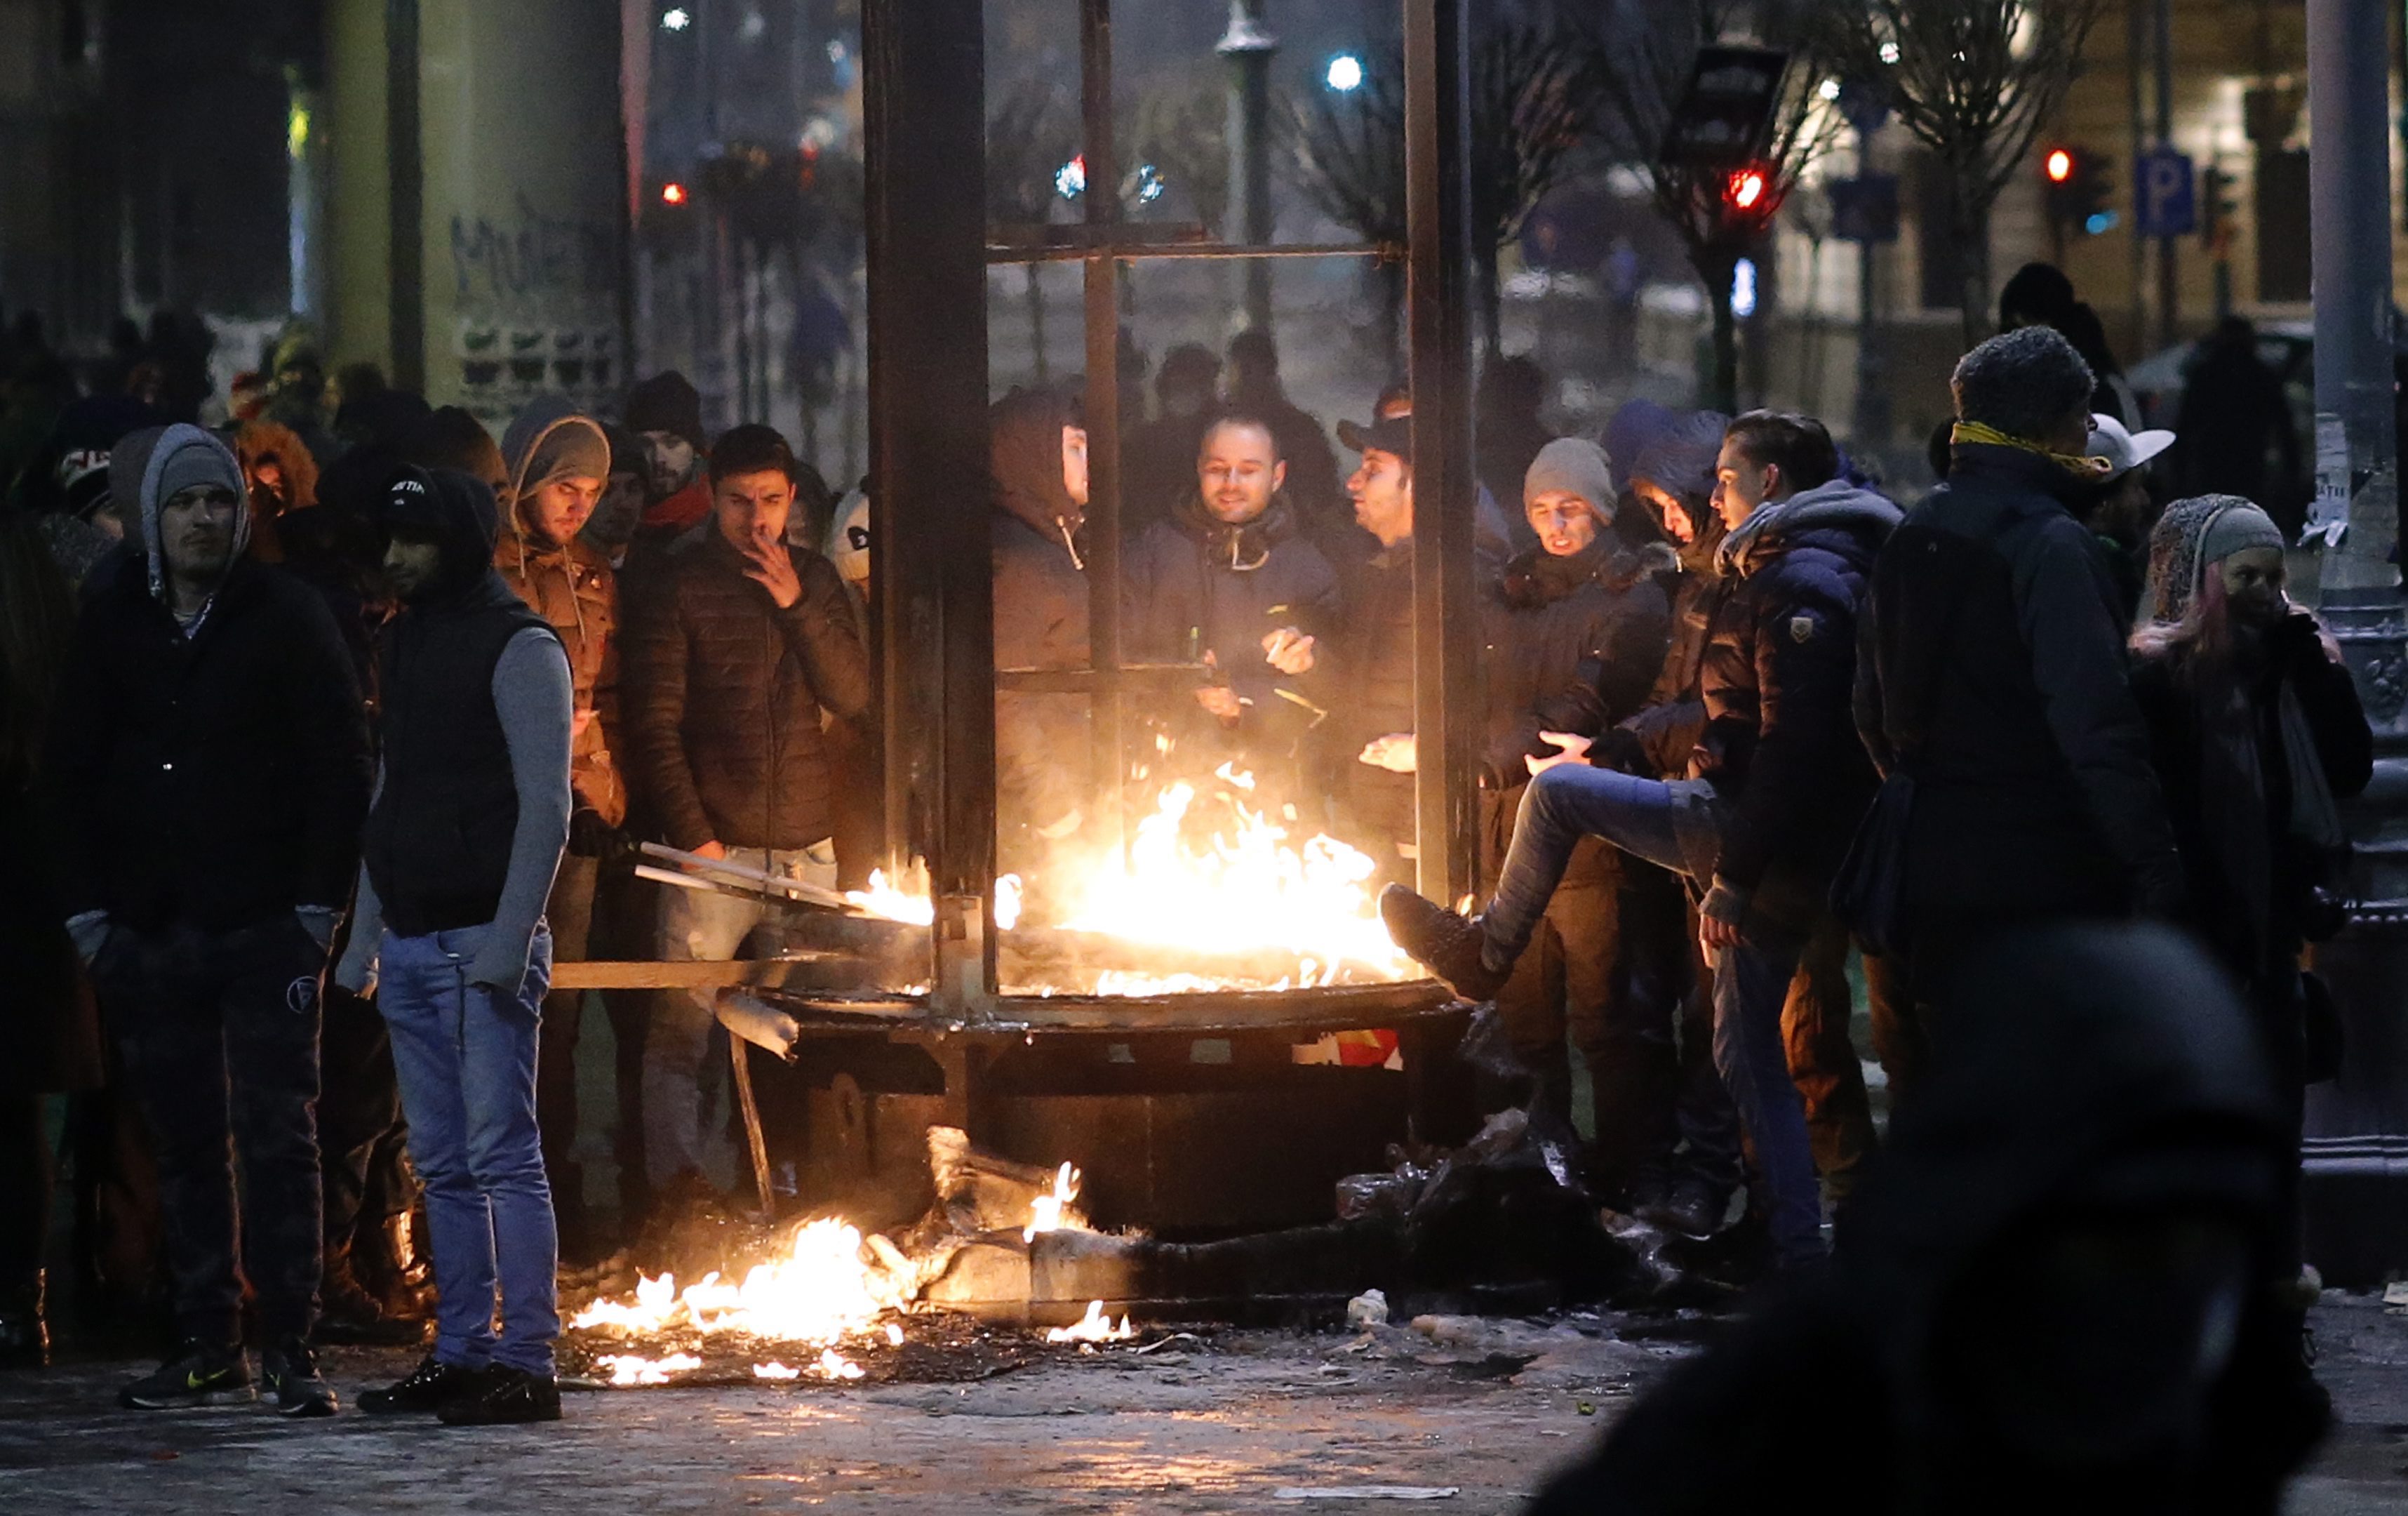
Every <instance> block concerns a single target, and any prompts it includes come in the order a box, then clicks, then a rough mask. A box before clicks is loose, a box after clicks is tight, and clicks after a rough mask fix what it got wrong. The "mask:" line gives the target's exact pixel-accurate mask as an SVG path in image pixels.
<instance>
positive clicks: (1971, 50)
mask: <svg viewBox="0 0 2408 1516" xmlns="http://www.w3.org/2000/svg"><path fill="white" fill-rule="evenodd" d="M2105 8H2106V0H1862V3H1860V4H1856V5H1853V6H1850V7H1846V8H1844V9H1840V8H1834V9H1832V10H1831V11H1829V12H1828V13H1827V14H1825V15H1824V16H1823V17H1821V18H1819V22H1818V30H1817V36H1816V47H1817V49H1818V51H1821V52H1822V54H1823V55H1824V57H1825V58H1826V59H1827V60H1828V66H1829V67H1830V68H1831V69H1832V70H1833V71H1834V72H1835V73H1837V74H1838V75H1840V77H1842V78H1844V79H1863V80H1868V81H1871V80H1879V81H1881V82H1883V83H1885V85H1886V86H1887V89H1888V95H1889V100H1890V104H1891V106H1892V108H1894V109H1896V110H1897V112H1898V118H1899V124H1901V125H1903V126H1904V127H1905V128H1906V129H1907V131H1908V132H1909V133H1911V134H1912V135H1913V136H1914V139H1915V140H1916V141H1918V142H1921V143H1922V144H1923V145H1924V146H1925V147H1927V148H1929V149H1930V150H1931V152H1932V153H1933V154H1934V155H1935V156H1937V157H1938V158H1939V160H1940V164H1941V167H1942V171H1943V172H1944V173H1945V174H1946V175H1947V181H1948V187H1949V196H1948V201H1949V227H1948V229H1949V233H1950V235H1951V236H1953V237H1954V238H1956V240H1957V246H1958V247H1959V248H1960V249H1961V250H1962V252H1961V254H1960V259H1959V264H1958V267H1959V268H1960V269H1961V271H1962V279H1963V284H1962V289H1961V292H1960V294H1959V296H1958V299H1957V304H1958V308H1959V310H1961V311H1962V313H1963V317H1964V323H1965V340H1966V341H1967V342H1968V343H1971V342H1974V341H1978V340H1979V339H1981V336H1982V334H1983V333H1984V332H1985V330H1987V329H1988V326H1989V312H1990V211H1991V209H1992V208H1993V207H1994V206H1996V205H1997V204H1998V199H1999V194H2000V191H2002V190H2004V189H2005V188H2006V187H2007V185H2008V183H2009V182H2010V181H2011V180H2013V179H2014V176H2015V175H2016V174H2017V173H2018V172H2020V171H2021V169H2022V166H2023V161H2024V158H2025V155H2026V154H2028V153H2029V152H2031V146H2032V140H2033V138H2034V137H2037V136H2038V135H2039V133H2040V130H2041V128H2042V125H2043V124H2045V123H2047V121H2048V120H2049V119H2050V118H2051V117H2052V116H2054V115H2055V114H2056V113H2057V107H2058V106H2059V105H2061V104H2062V103H2063V102H2064V99H2065V94H2066V91H2067V89H2068V88H2069V87H2070V86H2071V84H2072V82H2073V78H2074V74H2075V72H2076V70H2077V69H2078V68H2079V66H2080V64H2081V59H2082V49H2083V45H2084V44H2085V42H2086V41H2087V40H2088V38H2089V36H2090V28H2091V27H2092V26H2093V25H2095V24H2096V23H2097V22H2098V20H2099V17H2100V13H2101V12H2102V11H2103V10H2104V9H2105Z"/></svg>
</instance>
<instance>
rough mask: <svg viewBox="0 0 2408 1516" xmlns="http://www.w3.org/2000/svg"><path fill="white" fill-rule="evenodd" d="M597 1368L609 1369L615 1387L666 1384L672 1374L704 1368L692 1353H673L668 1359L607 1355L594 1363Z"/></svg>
mask: <svg viewBox="0 0 2408 1516" xmlns="http://www.w3.org/2000/svg"><path fill="white" fill-rule="evenodd" d="M594 1364H595V1367H597V1368H603V1369H608V1370H609V1374H610V1382H611V1383H612V1384H614V1385H629V1384H667V1383H668V1382H669V1376H670V1375H672V1374H683V1373H685V1372H686V1371H687V1370H689V1369H696V1368H700V1367H701V1366H702V1360H701V1359H699V1358H696V1357H695V1356H694V1355H693V1354H692V1353H671V1354H669V1355H668V1356H667V1358H646V1357H643V1356H642V1355H640V1354H638V1353H605V1354H604V1355H603V1356H601V1357H600V1358H597V1359H595V1361H594Z"/></svg>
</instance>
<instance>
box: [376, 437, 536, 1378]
mask: <svg viewBox="0 0 2408 1516" xmlns="http://www.w3.org/2000/svg"><path fill="white" fill-rule="evenodd" d="M496 516H497V512H496V510H495V504H494V497H493V492H492V491H490V490H488V489H486V488H485V486H484V485H483V484H480V483H479V482H478V481H476V480H473V479H471V478H469V477H468V476H467V475H466V474H460V473H454V472H452V471H451V470H449V469H437V470H434V471H432V472H429V471H426V470H423V469H403V470H402V471H401V472H400V473H399V474H398V475H397V476H396V477H395V478H394V481H393V483H392V484H391V486H390V488H389V490H388V493H387V495H386V498H385V516H384V527H385V532H386V536H387V545H386V548H385V554H384V570H385V577H386V579H387V580H388V581H389V582H390V583H391V584H392V585H393V587H394V593H395V594H396V595H398V596H399V597H400V598H401V601H402V604H403V607H404V609H403V611H402V613H401V614H400V615H399V616H397V617H395V618H394V621H393V624H392V625H391V626H390V627H388V628H386V630H385V639H384V646H383V648H382V650H381V653H380V671H379V672H380V677H379V681H378V684H379V688H380V691H381V693H382V695H383V699H384V723H383V730H382V737H383V742H384V748H383V755H382V759H381V761H380V765H379V768H378V772H377V788H376V798H375V801H374V803H373V804H372V805H371V806H370V808H369V811H368V819H367V827H366V838H365V846H364V848H363V856H362V859H361V864H362V867H361V871H360V878H359V896H358V901H359V904H358V921H357V923H356V925H355V927H354V929H353V931H352V932H351V944H350V946H348V947H347V948H346V949H345V950H344V953H343V959H342V961H341V963H340V964H339V965H337V969H336V974H335V977H336V982H337V983H338V984H340V985H341V986H342V987H343V988H344V989H349V990H351V991H352V992H353V993H354V994H364V993H366V991H367V989H368V986H369V985H370V983H371V982H373V983H374V984H375V986H376V990H377V1004H378V1008H379V1009H380V1010H381V1011H382V1012H383V1013H384V1018H385V1024H386V1025H387V1027H389V1028H390V1029H391V1031H392V1034H393V1056H394V1066H395V1067H396V1068H397V1069H398V1071H399V1072H400V1075H401V1099H402V1106H403V1108H404V1109H405V1110H406V1111H407V1112H408V1113H409V1156H410V1160H411V1162H414V1163H415V1164H416V1165H417V1167H418V1175H419V1177H420V1178H421V1179H422V1180H423V1181H424V1183H425V1186H426V1217H427V1222H428V1225H429V1227H430V1228H431V1230H432V1231H433V1234H434V1253H435V1288H436V1337H435V1350H434V1352H433V1353H432V1354H430V1355H429V1356H428V1357H427V1359H426V1360H425V1361H424V1362H423V1363H422V1364H420V1365H419V1366H418V1367H417V1368H416V1369H414V1370H412V1371H411V1372H410V1373H409V1375H408V1376H407V1377H406V1378H404V1379H401V1380H400V1381H399V1382H398V1383H395V1384H394V1385H392V1386H390V1387H388V1388H386V1389H383V1390H374V1391H370V1392H369V1393H367V1394H366V1395H364V1396H362V1397H361V1401H360V1408H361V1409H363V1410H366V1411H368V1412H369V1413H371V1414H376V1415H390V1414H399V1413H402V1412H407V1411H429V1410H431V1411H434V1412H436V1413H437V1415H438V1417H439V1418H440V1419H441V1420H442V1421H443V1422H445V1423H446V1424H447V1425H454V1426H463V1425H485V1424H492V1423H499V1422H539V1421H557V1420H558V1419H559V1417H560V1390H559V1386H558V1384H557V1383H556V1381H555V1380H554V1379H553V1377H552V1341H553V1339H554V1338H555V1337H557V1336H559V1334H560V1316H559V1312H558V1308H557V1304H556V1300H555V1296H554V1283H553V1274H554V1270H555V1267H556V1264H557V1252H558V1239H557V1236H556V1234H555V1232H554V1230H553V1224H552V1191H551V1188H550V1186H549V1184H548V1183H547V1182H546V1178H545V1175H544V1166H543V1152H542V1148H541V1145H540V1142H539V1140H538V1136H537V1132H536V1115H535V1097H536V1041H537V1027H538V1022H539V1020H540V1017H541V1006H542V1003H543V997H544V992H545V990H546V989H548V988H549V987H550V985H551V982H552V937H551V933H550V932H549V931H547V930H546V929H545V927H544V922H543V909H544V902H545V899H546V897H547V896H549V895H550V893H551V892H552V874H553V871H554V870H555V869H556V868H557V866H558V865H559V862H560V855H561V849H562V846H563V845H565V844H566V841H567V839H568V816H569V778H568V772H569V747H570V731H571V728H572V715H571V713H572V709H573V706H574V701H575V695H574V692H573V687H572V685H571V682H570V678H569V671H568V659H567V657H566V656H565V655H564V653H563V651H562V648H561V641H560V638H559V636H558V634H556V633H555V632H553V630H552V628H551V627H549V626H548V625H546V624H545V622H544V620H543V618H542V617H541V616H538V615H537V614H535V613H534V612H533V611H530V610H528V609H527V608H526V606H525V605H524V604H523V602H522V601H521V600H520V599H519V598H518V597H517V596H516V595H515V594H513V593H512V592H511V590H510V587H509V585H507V584H506V583H504V582H503V579H502V576H501V574H500V573H499V572H498V571H497V570H495V568H494V546H495V537H496V536H497V535H498V523H497V520H496ZM497 1293H498V1295H499V1304H500V1318H501V1330H500V1332H499V1333H498V1335H497V1334H496V1333H495V1328H494V1321H495V1296H496V1294H497Z"/></svg>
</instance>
